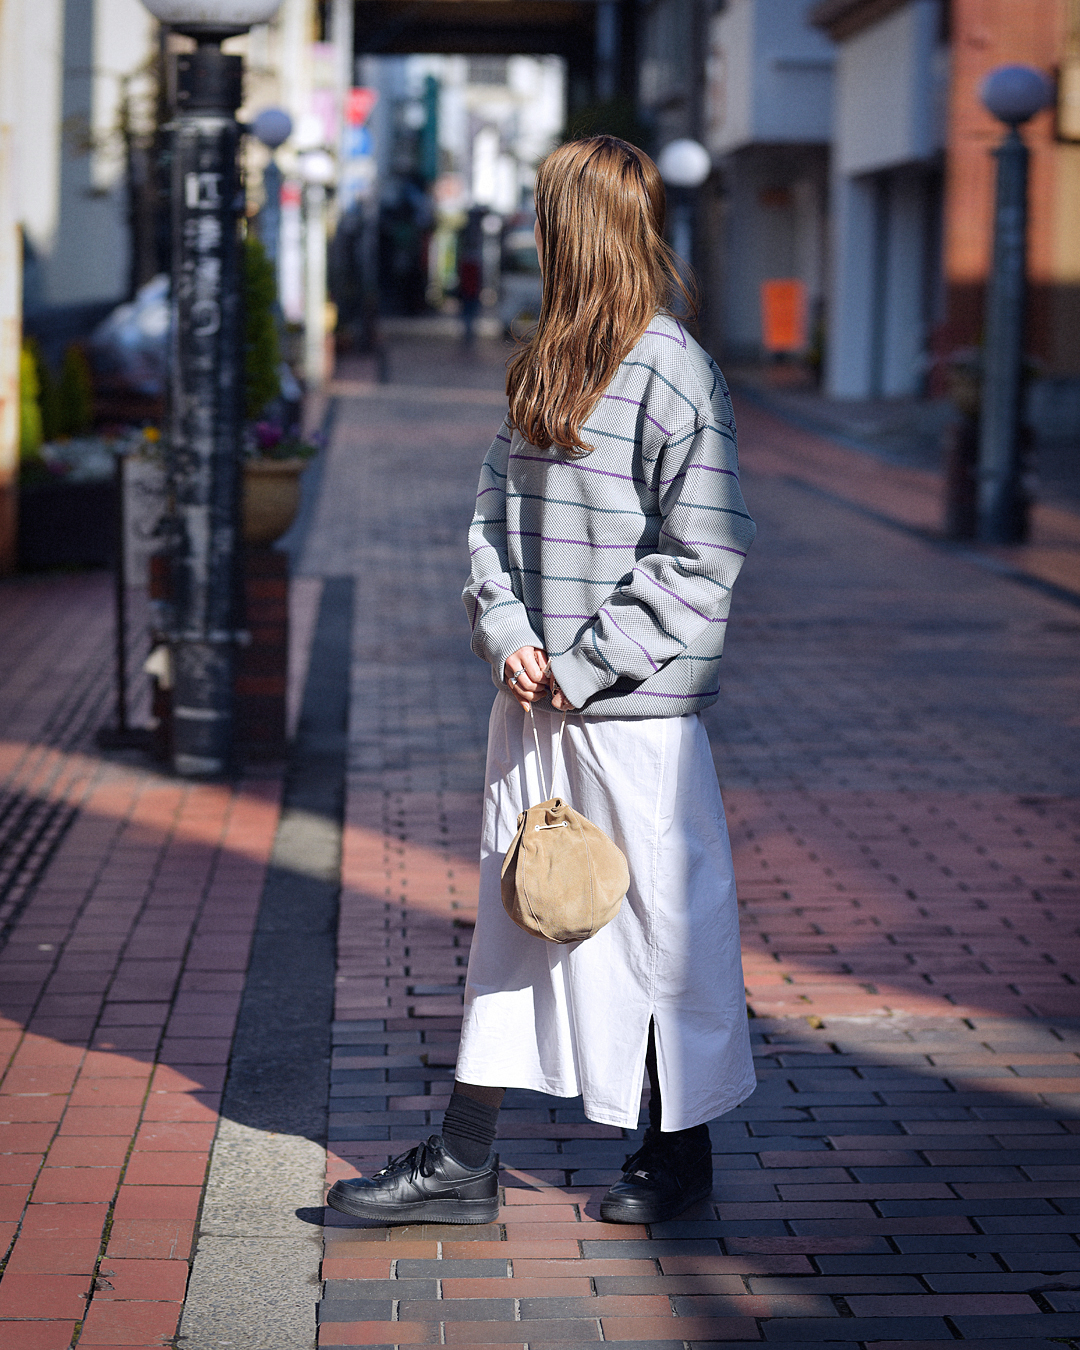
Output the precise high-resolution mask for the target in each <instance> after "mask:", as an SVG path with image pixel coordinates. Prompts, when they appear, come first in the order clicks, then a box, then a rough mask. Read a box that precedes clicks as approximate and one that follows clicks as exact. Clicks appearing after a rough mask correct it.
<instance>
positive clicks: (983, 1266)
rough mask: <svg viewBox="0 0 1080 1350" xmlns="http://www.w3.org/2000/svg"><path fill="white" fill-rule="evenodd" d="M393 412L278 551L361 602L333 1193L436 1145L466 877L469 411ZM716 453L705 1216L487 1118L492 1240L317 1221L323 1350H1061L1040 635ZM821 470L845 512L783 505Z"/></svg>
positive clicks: (432, 1229)
mask: <svg viewBox="0 0 1080 1350" xmlns="http://www.w3.org/2000/svg"><path fill="white" fill-rule="evenodd" d="M402 368H403V369H404V367H402ZM408 369H409V371H410V375H409V376H408V377H406V378H410V379H422V378H423V375H422V371H423V369H424V363H423V362H422V361H419V360H417V361H414V362H412V363H410V365H409V366H408ZM440 378H443V380H444V382H445V383H449V381H447V380H445V378H444V373H443V372H442V371H440ZM425 393H426V395H427V397H426V398H425V400H424V401H423V402H422V403H418V402H417V401H416V400H415V399H410V398H409V395H408V391H407V390H405V389H401V390H400V391H397V392H396V393H395V390H394V388H393V387H390V388H386V387H384V388H383V389H381V390H379V391H378V392H377V393H376V394H374V395H372V396H371V397H364V396H362V395H361V397H358V398H357V400H356V401H355V402H350V403H349V404H347V405H345V406H344V407H343V409H342V414H341V418H340V421H339V433H338V437H339V438H338V442H337V447H336V450H335V456H336V458H335V457H332V458H331V461H330V463H329V464H328V466H327V470H326V473H327V479H326V481H327V484H328V486H327V488H326V496H325V498H324V510H323V514H322V516H321V517H320V519H319V522H318V538H319V542H318V544H317V546H316V551H315V554H314V555H313V557H317V558H318V566H319V567H322V568H323V569H325V570H341V571H349V572H351V573H353V574H354V575H355V576H356V577H357V585H358V588H359V603H358V609H357V624H358V629H359V636H358V642H357V674H356V693H355V699H354V705H353V707H354V725H353V731H352V736H353V746H354V752H353V761H354V767H353V772H352V775H351V779H350V792H349V798H348V803H349V804H348V813H347V825H346V834H345V857H344V864H343V886H344V889H343V900H342V910H341V926H340V942H339V977H338V1000H337V1018H338V1020H337V1023H336V1028H335V1039H336V1042H337V1048H336V1050H335V1058H334V1072H333V1087H332V1093H333V1096H332V1099H331V1116H330V1134H331V1145H330V1155H329V1158H328V1180H329V1181H332V1180H334V1179H336V1178H338V1177H339V1176H346V1175H352V1174H353V1173H354V1171H355V1170H359V1171H361V1172H370V1171H371V1170H373V1169H375V1168H376V1167H378V1166H380V1165H382V1164H383V1163H384V1162H385V1161H386V1160H387V1158H388V1157H389V1156H390V1155H392V1154H395V1153H397V1152H400V1151H402V1150H404V1149H407V1148H409V1147H410V1146H411V1145H412V1144H414V1143H415V1142H416V1141H417V1140H419V1139H421V1138H424V1137H426V1135H427V1134H429V1133H431V1132H433V1131H434V1130H436V1129H437V1128H438V1122H439V1120H440V1112H441V1109H442V1107H443V1106H444V1105H445V1102H446V1095H447V1092H448V1091H449V1084H450V1080H451V1079H452V1076H453V1064H454V1057H455V1046H456V1036H457V1028H458V1026H459V1021H460V998H461V995H460V992H459V991H460V988H461V984H462V982H463V977H464V966H465V963H466V961H467V957H468V941H469V936H470V917H471V910H472V906H473V903H474V897H475V889H476V884H477V867H476V840H477V834H478V821H479V816H478V810H479V801H478V785H479V782H480V775H481V773H482V753H483V738H484V731H485V721H486V711H487V708H488V707H489V706H490V701H491V697H492V689H491V686H490V683H489V682H488V680H487V676H486V672H485V671H484V670H483V668H482V667H480V666H479V663H473V662H472V661H471V660H470V658H469V657H468V654H467V653H466V652H465V651H464V642H463V641H462V640H461V638H460V636H459V632H458V630H459V628H460V624H459V623H458V622H456V620H457V618H458V615H457V607H458V603H459V602H458V599H457V594H456V591H457V587H458V585H459V583H460V566H461V564H460V561H459V552H460V550H459V546H458V538H459V535H458V533H457V531H459V530H460V529H461V528H462V527H463V525H464V522H465V521H466V520H467V518H468V513H469V508H470V504H471V490H472V483H473V479H474V478H475V465H476V463H477V462H478V460H479V457H480V455H481V453H482V449H483V446H484V445H485V444H486V439H487V436H488V435H489V434H490V431H491V427H490V422H491V420H492V418H491V416H490V413H488V414H486V415H485V410H484V408H483V407H482V406H481V404H482V401H481V400H480V399H479V398H477V399H476V400H475V406H472V404H471V403H470V400H469V397H468V394H467V391H464V390H458V391H457V395H458V396H457V398H456V399H455V400H454V402H453V404H451V403H450V402H443V403H440V402H439V400H438V399H437V397H436V396H435V394H436V391H433V390H431V391H425ZM436 426H437V434H433V431H434V429H435V428H436ZM421 451H422V454H421ZM742 452H743V460H744V464H745V465H746V466H747V468H748V475H747V495H748V499H749V500H750V502H751V509H752V510H753V511H754V513H755V515H756V516H758V518H759V520H760V523H761V535H760V537H759V542H758V544H757V545H755V550H754V553H753V555H752V557H751V559H750V561H749V562H748V564H747V568H746V577H745V580H740V592H739V594H737V597H736V604H735V612H734V614H733V623H732V635H731V643H730V650H729V653H728V656H727V657H726V659H725V667H726V669H725V693H724V698H723V700H722V701H721V703H720V704H718V705H717V707H716V709H715V710H713V712H712V713H711V714H710V717H709V719H708V720H709V726H710V734H711V736H712V739H713V743H714V748H715V752H716V756H717V764H718V769H719V771H720V776H721V781H722V783H723V784H724V789H725V800H726V802H727V807H728V812H729V817H730V823H731V831H732V837H733V844H734V847H735V855H736V868H737V872H738V877H739V885H740V896H741V900H742V906H743V937H744V952H745V959H746V972H747V982H748V990H749V1000H750V1006H751V1011H752V1013H753V1020H752V1022H751V1027H752V1034H753V1040H754V1045H755V1054H756V1056H757V1057H758V1064H759V1066H760V1067H759V1078H760V1087H759V1089H758V1091H757V1092H756V1093H755V1095H754V1097H753V1098H752V1099H751V1100H750V1101H749V1102H748V1103H746V1104H745V1105H744V1106H743V1107H742V1108H740V1109H739V1110H737V1111H734V1112H731V1113H729V1115H728V1116H726V1117H724V1118H723V1120H721V1121H719V1122H715V1123H714V1124H713V1126H712V1133H713V1144H714V1151H715V1163H716V1169H717V1171H716V1177H717V1184H716V1189H715V1192H714V1195H713V1198H712V1201H711V1202H710V1203H708V1204H705V1205H702V1206H700V1207H698V1208H697V1209H696V1210H695V1211H693V1212H691V1213H688V1214H687V1215H685V1216H683V1217H682V1218H680V1219H679V1220H677V1221H674V1222H672V1223H667V1224H660V1225H655V1226H653V1227H651V1228H650V1229H649V1230H647V1231H646V1230H644V1229H636V1228H628V1227H622V1226H616V1225H606V1224H603V1223H601V1222H599V1221H598V1216H597V1205H598V1200H599V1196H600V1195H601V1194H602V1193H603V1190H604V1189H605V1188H606V1186H607V1184H608V1183H609V1182H610V1180H611V1179H612V1178H613V1176H614V1175H616V1174H617V1169H618V1165H619V1164H620V1163H621V1161H622V1158H623V1156H624V1155H625V1153H626V1152H628V1151H629V1150H630V1149H632V1148H633V1142H632V1139H624V1138H620V1137H619V1136H620V1135H621V1134H622V1132H621V1131H613V1130H609V1129H606V1128H605V1127H601V1126H596V1125H593V1124H591V1123H589V1122H587V1121H585V1120H584V1118H583V1116H582V1114H581V1110H580V1104H579V1103H578V1102H566V1101H562V1100H560V1099H555V1098H549V1097H542V1096H540V1095H539V1094H534V1093H526V1092H520V1091H511V1092H510V1093H508V1095H507V1099H506V1106H505V1108H504V1111H503V1115H502V1118H501V1128H500V1143H499V1148H500V1151H501V1153H502V1158H503V1165H504V1169H503V1176H504V1182H505V1203H504V1206H503V1209H502V1211H501V1213H500V1215H499V1219H498V1221H497V1222H496V1223H494V1224H491V1225H488V1226H486V1227H482V1228H475V1229H469V1228H455V1227H452V1226H445V1227H441V1226H412V1227H402V1228H393V1229H382V1228H364V1227H362V1226H360V1225H358V1224H356V1223H354V1222H350V1221H348V1220H345V1219H344V1218H343V1217H342V1216H340V1215H336V1214H334V1213H333V1212H331V1211H328V1212H327V1229H326V1259H325V1261H324V1266H323V1275H324V1278H325V1280H326V1288H325V1297H324V1302H323V1304H322V1309H321V1327H320V1332H319V1341H320V1344H323V1345H335V1346H361V1345H364V1346H380V1347H389V1346H399V1345H414V1344H450V1345H453V1344H458V1345H466V1344H467V1345H472V1346H496V1345H498V1346H519V1347H526V1346H527V1347H529V1348H530V1350H537V1347H542V1346H552V1347H554V1346H565V1345H579V1344H587V1343H592V1342H597V1341H601V1340H603V1341H616V1342H619V1343H620V1344H622V1345H624V1346H625V1347H626V1350H658V1348H659V1350H685V1347H687V1346H690V1347H696V1346H705V1345H712V1344H721V1343H722V1344H726V1345H740V1346H741V1345H751V1344H754V1345H760V1344H762V1343H764V1342H769V1341H777V1340H778V1341H784V1342H786V1343H788V1344H789V1345H800V1346H801V1345H809V1344H811V1343H813V1344H821V1343H823V1342H827V1343H829V1344H833V1345H840V1344H843V1345H848V1346H855V1345H862V1346H869V1345H871V1344H872V1345H874V1346H881V1347H883V1350H884V1348H885V1347H888V1348H889V1350H892V1348H893V1347H896V1350H899V1347H900V1346H901V1345H904V1346H919V1345H927V1346H942V1347H944V1346H945V1345H946V1344H949V1345H951V1344H952V1343H953V1342H954V1340H956V1339H962V1340H965V1341H971V1342H974V1343H975V1344H976V1345H978V1346H980V1347H982V1348H983V1350H1004V1347H1005V1346H1006V1345H1009V1346H1016V1347H1019V1346H1021V1345H1024V1346H1029V1345H1030V1346H1039V1347H1045V1350H1049V1347H1050V1345H1051V1344H1054V1343H1056V1344H1062V1343H1066V1344H1067V1343H1070V1341H1069V1338H1070V1337H1075V1335H1076V1333H1077V1330H1078V1327H1080V1324H1078V1322H1077V1313H1078V1312H1080V1304H1077V1302H1076V1300H1077V1298H1078V1295H1077V1294H1076V1292H1075V1288H1076V1286H1077V1285H1078V1283H1080V1242H1078V1240H1077V1236H1076V1234H1077V1231H1078V1227H1077V1226H1078V1224H1080V1217H1078V1211H1080V1189H1078V1188H1080V1180H1078V1178H1077V1173H1076V1158H1077V1153H1076V1144H1077V1139H1076V1136H1077V1134H1078V1133H1080V1123H1078V1116H1080V999H1078V998H1077V994H1076V989H1077V982H1078V980H1080V959H1078V958H1080V942H1078V939H1077V918H1078V913H1080V887H1078V884H1077V880H1076V872H1077V862H1078V860H1080V849H1078V847H1077V845H1078V838H1080V813H1078V811H1077V806H1076V776H1075V757H1072V758H1070V756H1071V755H1072V749H1073V747H1074V745H1075V740H1076V733H1075V730H1070V725H1071V726H1072V727H1073V728H1075V725H1076V719H1075V707H1076V703H1075V695H1076V671H1075V662H1074V659H1073V652H1074V637H1073V636H1072V635H1073V633H1074V631H1075V630H1076V627H1077V626H1076V624H1075V620H1074V615H1073V614H1072V612H1071V611H1070V610H1069V609H1068V608H1067V607H1065V606H1062V605H1060V604H1057V603H1056V602H1054V601H1052V600H1050V599H1048V598H1046V597H1042V596H1038V595H1034V596H1033V595H1031V594H1030V593H1027V592H1025V591H1023V590H1022V589H1020V588H1018V587H1016V586H1015V585H1014V584H1013V583H1011V582H1007V581H1004V580H1001V579H998V578H995V577H993V576H990V575H987V574H985V573H983V572H981V571H979V570H978V569H977V568H974V567H972V566H971V565H970V563H967V562H964V561H962V560H960V559H957V558H954V557H951V556H950V555H948V554H944V553H940V552H938V551H937V550H935V549H934V548H932V547H931V546H929V545H927V544H925V543H923V542H920V541H919V540H918V539H916V538H913V537H912V536H911V535H910V534H903V533H899V532H896V531H891V530H889V529H888V528H886V527H885V526H883V525H881V524H879V523H876V522H875V521H874V520H873V519H872V518H871V516H870V515H869V514H868V512H873V513H874V514H877V515H879V516H885V517H890V516H891V517H892V518H900V519H903V518H904V516H903V513H904V512H905V511H907V510H908V509H909V508H910V506H911V496H910V494H908V495H906V496H905V493H906V492H907V490H908V487H909V486H910V485H908V484H906V483H897V484H891V480H890V482H888V483H886V482H884V481H883V480H882V478H881V475H880V474H879V472H878V466H877V465H876V463H873V464H868V461H867V460H866V457H864V456H861V455H858V454H857V453H856V452H852V451H845V450H843V449H842V448H841V447H835V446H831V445H825V447H824V449H823V448H822V443H821V438H813V437H801V434H800V433H796V432H793V431H791V429H790V428H785V429H784V430H783V434H782V435H781V434H780V433H779V432H777V431H776V429H775V427H774V426H773V425H772V423H771V422H767V421H766V420H764V418H763V417H759V418H757V419H755V417H754V416H753V415H752V414H751V415H749V416H747V417H746V418H744V421H743V426H742ZM822 456H824V458H825V459H826V460H827V461H828V465H829V469H830V472H831V473H833V474H835V475H838V476H839V478H840V480H841V481H840V484H839V485H840V486H843V487H844V488H845V492H846V494H847V499H848V500H850V501H852V502H853V503H854V504H855V505H857V506H859V507H860V508H863V509H861V510H859V511H856V512H851V511H848V510H846V509H845V508H844V507H843V506H842V505H838V504H836V502H835V501H833V500H830V499H831V498H835V497H839V496H842V495H843V494H841V493H840V492H839V491H838V490H835V489H836V488H837V487H838V484H837V482H836V481H835V480H834V481H824V480H823V479H821V478H820V476H819V477H818V478H817V479H812V478H811V475H810V466H813V465H814V464H818V465H819V467H820V463H821V457H822ZM800 457H801V458H800ZM403 462H407V463H408V464H409V472H408V473H407V474H403V473H401V472H400V470H399V465H400V464H401V463H403ZM793 462H794V463H795V464H796V468H795V469H794V470H793ZM372 477H374V479H375V480H377V481H379V482H380V483H381V484H382V485H383V487H382V490H381V492H380V494H379V496H378V499H377V500H373V499H372V498H371V497H370V496H368V495H366V494H363V493H362V489H361V486H360V480H361V478H363V479H364V481H371V480H372ZM855 480H858V481H861V483H862V484H863V486H864V488H865V492H863V491H862V490H861V489H860V492H859V493H855V492H854V491H853V490H852V488H851V483H852V482H853V481H855ZM808 487H810V488H813V489H814V490H813V491H811V492H808V491H807V490H806V489H807V488H808ZM871 493H874V494H877V496H876V497H871V496H869V495H867V494H871ZM823 494H827V495H823ZM905 523H907V524H917V523H921V522H919V521H906V520H905ZM418 539H422V540H424V541H425V547H424V549H417V548H415V546H414V545H415V541H416V540H418ZM1049 1338H1054V1341H1053V1342H1051V1340H1050V1339H1049Z"/></svg>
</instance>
